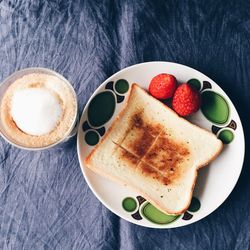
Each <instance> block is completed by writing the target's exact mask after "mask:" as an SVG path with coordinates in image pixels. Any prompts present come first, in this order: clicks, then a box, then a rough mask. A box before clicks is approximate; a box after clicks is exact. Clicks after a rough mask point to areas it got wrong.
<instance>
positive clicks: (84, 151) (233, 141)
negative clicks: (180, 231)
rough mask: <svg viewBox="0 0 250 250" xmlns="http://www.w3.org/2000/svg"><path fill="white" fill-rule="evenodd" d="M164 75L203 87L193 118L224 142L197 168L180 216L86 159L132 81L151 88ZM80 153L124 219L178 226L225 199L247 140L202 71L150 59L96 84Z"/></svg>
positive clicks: (101, 193) (99, 192)
mask: <svg viewBox="0 0 250 250" xmlns="http://www.w3.org/2000/svg"><path fill="white" fill-rule="evenodd" d="M160 73H169V74H173V75H174V76H175V77H176V78H177V80H178V82H179V83H183V82H188V81H189V82H190V83H191V84H194V85H195V86H196V87H197V88H198V89H199V90H200V92H201V95H202V100H203V105H202V109H201V110H200V111H198V112H197V113H196V114H194V115H192V117H190V118H189V120H190V121H191V122H193V123H195V124H197V125H199V126H200V127H203V128H206V129H208V130H210V131H212V132H214V133H215V134H217V136H218V137H219V138H221V139H222V140H223V141H224V143H225V146H224V149H223V152H222V153H221V154H220V156H219V157H218V158H217V159H216V160H215V161H213V162H212V164H210V165H209V166H208V167H205V168H203V169H201V170H200V171H199V175H198V180H197V183H196V186H195V190H194V195H193V197H194V198H193V200H192V204H191V206H190V208H189V210H188V211H187V212H186V213H184V214H183V215H181V216H179V217H176V216H171V215H165V214H163V213H161V212H160V211H158V210H157V209H155V208H154V207H153V206H152V205H151V204H150V203H148V201H146V200H145V199H144V198H143V197H141V196H140V194H139V193H136V192H133V191H131V190H130V189H128V188H127V187H125V186H122V185H119V184H116V183H114V182H112V181H110V180H108V179H106V178H104V177H101V176H99V175H97V174H95V173H94V172H92V171H91V170H89V169H88V168H87V167H85V166H84V163H83V161H84V158H85V157H86V156H87V155H88V153H89V152H90V151H91V150H92V149H93V148H94V144H97V143H98V140H100V139H101V137H102V136H103V134H104V133H105V131H107V129H108V128H109V126H110V125H111V124H112V121H113V120H114V118H115V117H116V115H117V114H118V113H119V112H120V111H121V109H122V108H123V107H124V105H125V101H126V98H127V96H128V92H129V91H128V88H130V86H131V84H132V83H134V82H136V83H137V84H139V85H140V86H141V87H143V88H145V89H148V86H149V83H150V81H151V79H152V78H153V77H154V76H156V75H158V74H160ZM191 79H192V80H191ZM190 80H191V81H190ZM77 151H78V157H79V162H80V165H81V169H82V172H83V175H84V177H85V179H86V181H87V183H88V185H89V187H90V188H91V190H92V191H93V193H94V194H95V195H96V197H97V198H98V199H99V200H100V201H101V202H102V203H103V204H104V205H105V206H106V207H107V208H108V209H110V210H111V211H112V212H114V213H115V214H117V215H118V216H120V217H121V218H123V219H125V220H127V221H130V222H132V223H135V224H138V225H141V226H146V227H152V228H174V227H180V226H184V225H188V224H191V223H193V222H195V221H198V220H200V219H202V218H204V217H205V216H207V215H209V214H210V213H212V212H213V211H214V210H215V209H216V208H218V207H219V206H220V205H221V204H222V203H223V202H224V201H225V200H226V198H227V197H228V195H229V194H230V193H231V192H232V190H233V188H234V186H235V184H236V182H237V180H238V178H239V175H240V172H241V169H242V165H243V159H244V152H245V142H244V134H243V129H242V125H241V121H240V118H239V115H238V113H237V111H236V109H235V107H234V105H233V104H232V102H231V100H230V99H229V97H228V96H227V95H226V93H225V92H224V91H223V90H222V89H221V88H220V87H219V86H218V85H217V84H216V83H215V82H214V81H212V80H211V79H210V78H208V77H207V76H205V75H204V74H202V73H200V72H199V71H197V70H195V69H192V68H190V67H187V66H184V65H181V64H176V63H170V62H148V63H142V64H137V65H134V66H131V67H128V68H125V69H123V70H121V71H119V72H117V73H116V74H114V75H113V76H111V77H109V78H108V79H107V80H106V81H105V82H103V83H102V84H101V85H100V87H99V88H97V90H96V91H95V92H94V94H93V95H92V97H91V98H90V100H89V101H88V103H87V105H86V106H85V109H84V110H83V113H82V117H81V120H80V125H79V128H78V136H77Z"/></svg>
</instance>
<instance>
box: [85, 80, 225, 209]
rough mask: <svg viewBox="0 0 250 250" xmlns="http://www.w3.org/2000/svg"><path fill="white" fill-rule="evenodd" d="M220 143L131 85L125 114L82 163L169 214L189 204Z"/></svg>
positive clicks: (121, 115)
mask: <svg viewBox="0 0 250 250" xmlns="http://www.w3.org/2000/svg"><path fill="white" fill-rule="evenodd" d="M222 146H223V144H222V142H221V141H220V140H218V139H217V138H216V136H215V135H214V134H212V133H210V132H208V131H207V130H204V129H202V128H200V127H198V126H196V125H194V124H191V123H190V122H188V121H187V120H185V119H183V118H181V117H179V116H178V115H177V114H176V113H175V112H174V111H173V110H171V109H170V108H168V107H167V106H166V105H164V104H163V103H161V102H160V101H158V100H157V99H155V98H154V97H152V96H150V95H149V94H148V93H147V92H146V91H144V90H143V89H142V88H140V87H139V86H138V85H136V84H133V85H132V87H131V92H130V96H129V98H128V102H127V104H126V107H125V108H124V110H123V111H122V112H121V113H120V114H119V115H118V117H117V118H116V120H115V121H114V123H113V124H112V126H111V127H110V129H109V130H108V131H107V133H106V135H105V136H104V137H103V138H102V140H101V141H100V143H99V144H98V145H97V146H96V147H95V148H94V149H93V150H92V151H91V153H90V154H89V155H88V156H87V157H86V159H85V161H84V163H85V165H86V166H87V167H89V168H90V169H92V170H93V171H95V172H96V173H98V174H100V175H103V176H106V177H108V178H110V179H112V180H114V181H116V182H119V183H122V184H125V185H127V186H128V187H129V188H131V189H133V190H136V191H137V192H138V193H139V194H140V195H142V196H143V197H145V198H146V199H147V200H148V201H149V202H150V203H152V204H153V205H155V206H156V207H157V208H158V209H160V210H161V211H163V212H165V213H168V214H181V213H183V212H184V211H185V210H186V209H187V208H188V206H189V205H190V202H191V198H192V193H193V189H194V185H195V182H196V178H197V170H198V169H199V168H201V167H203V166H205V165H207V164H208V163H209V162H211V161H212V160H213V159H215V157H216V156H217V155H218V154H219V153H220V151H221V150H222Z"/></svg>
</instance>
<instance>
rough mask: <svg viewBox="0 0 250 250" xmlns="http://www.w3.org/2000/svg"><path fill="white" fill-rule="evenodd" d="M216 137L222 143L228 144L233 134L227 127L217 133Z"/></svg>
mask: <svg viewBox="0 0 250 250" xmlns="http://www.w3.org/2000/svg"><path fill="white" fill-rule="evenodd" d="M218 138H219V139H220V140H221V141H222V142H223V143H224V144H229V143H230V142H232V141H233V139H234V134H233V132H232V131H231V130H229V129H223V130H222V131H221V132H220V133H219V135H218Z"/></svg>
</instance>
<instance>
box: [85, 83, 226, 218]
mask: <svg viewBox="0 0 250 250" xmlns="http://www.w3.org/2000/svg"><path fill="white" fill-rule="evenodd" d="M138 87H139V86H138V85H137V84H135V83H134V84H132V87H131V90H130V93H129V96H128V99H127V101H126V105H125V106H124V108H123V110H122V111H121V112H120V113H119V114H118V115H117V117H116V118H115V121H114V122H113V123H112V125H111V126H110V127H109V129H108V131H107V132H106V134H105V135H104V137H103V138H102V139H101V141H100V142H99V144H98V145H97V146H96V147H95V148H94V149H93V150H92V151H91V152H90V154H89V155H88V156H87V157H86V158H85V160H84V164H85V165H86V166H87V167H88V168H90V169H92V170H93V171H94V172H96V173H98V174H100V175H102V176H105V177H107V178H108V179H110V180H113V181H115V182H118V183H120V184H122V185H127V186H128V188H130V189H131V190H134V191H136V192H139V193H140V194H141V195H142V196H143V197H144V198H146V199H147V200H148V201H150V202H151V203H152V204H153V205H154V206H155V207H157V208H158V209H160V210H161V211H163V212H165V213H168V214H175V215H179V214H182V213H183V212H185V211H186V210H187V209H188V207H189V206H190V203H191V200H192V195H193V190H194V187H195V183H196V180H197V176H198V170H199V169H200V168H202V167H204V166H207V165H208V164H209V163H210V162H211V161H213V160H214V159H215V158H216V157H217V156H218V155H219V154H220V152H221V151H222V148H223V144H222V142H220V147H219V148H218V150H217V151H216V152H215V153H214V155H213V156H212V157H211V158H210V159H209V160H208V161H207V162H205V163H202V164H200V165H198V166H196V171H195V174H194V176H193V180H192V183H193V184H192V188H191V190H190V194H189V199H188V200H187V202H186V205H185V207H183V208H182V209H181V210H178V211H176V210H175V211H173V210H170V209H168V208H166V207H163V206H162V205H161V203H160V202H159V201H158V200H157V199H155V198H154V197H149V196H148V195H147V194H146V193H145V192H144V191H143V189H140V188H136V187H134V186H131V185H130V184H129V182H124V181H123V180H121V179H119V178H116V177H114V176H112V175H109V174H107V173H105V172H103V171H100V169H98V168H97V167H96V166H94V165H93V164H92V163H91V158H92V156H93V155H94V153H95V152H96V151H97V150H98V148H99V147H100V146H101V145H102V144H103V143H104V141H105V140H106V138H108V137H109V135H110V133H111V131H112V130H113V128H114V127H115V126H116V124H117V123H118V122H119V121H120V118H121V117H123V115H124V113H125V112H126V109H127V106H128V103H129V101H130V99H131V96H132V94H131V93H132V91H133V89H135V88H138ZM143 91H144V92H145V93H146V94H147V95H148V96H149V97H150V98H152V99H154V101H157V102H159V103H160V104H161V105H162V107H163V108H165V109H168V110H169V111H170V112H172V113H173V114H174V115H175V116H176V117H178V119H181V120H182V121H183V122H184V123H187V124H191V125H192V126H193V127H194V128H198V129H201V130H203V131H204V132H205V133H208V134H209V135H212V133H211V132H209V131H207V130H206V129H204V128H200V127H199V126H197V125H195V124H192V123H190V122H189V121H187V120H185V119H184V118H182V117H179V116H178V115H177V114H176V113H175V112H174V111H173V110H172V109H170V108H169V107H167V106H166V105H165V104H163V103H162V102H160V101H159V100H157V99H155V98H154V97H152V96H151V95H150V94H148V93H147V92H146V91H145V90H143ZM213 136H214V137H215V138H216V136H215V135H214V134H213ZM216 139H217V138H216Z"/></svg>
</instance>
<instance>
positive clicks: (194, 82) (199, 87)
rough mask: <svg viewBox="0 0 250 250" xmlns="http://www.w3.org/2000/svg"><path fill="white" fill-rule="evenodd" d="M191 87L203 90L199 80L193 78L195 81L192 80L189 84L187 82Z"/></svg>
mask: <svg viewBox="0 0 250 250" xmlns="http://www.w3.org/2000/svg"><path fill="white" fill-rule="evenodd" d="M187 83H188V84H189V85H190V86H191V87H193V88H194V89H196V90H198V91H199V90H200V89H201V83H200V81H199V80H197V79H195V78H193V79H190V80H189V81H188V82H187Z"/></svg>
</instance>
